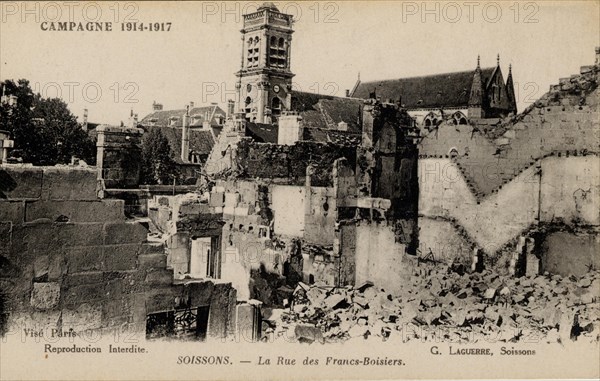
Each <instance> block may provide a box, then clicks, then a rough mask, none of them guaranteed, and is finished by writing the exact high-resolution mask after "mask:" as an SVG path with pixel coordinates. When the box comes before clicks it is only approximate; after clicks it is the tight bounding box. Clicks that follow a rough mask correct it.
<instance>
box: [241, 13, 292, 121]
mask: <svg viewBox="0 0 600 381" xmlns="http://www.w3.org/2000/svg"><path fill="white" fill-rule="evenodd" d="M243 17H244V26H243V29H242V30H241V33H242V41H243V43H242V46H243V47H242V65H241V69H240V71H239V72H237V73H236V76H237V77H238V80H237V83H236V91H237V107H236V108H237V111H238V112H239V113H240V114H241V115H242V116H243V118H245V119H246V120H248V121H250V122H257V123H273V122H275V121H276V120H277V118H278V117H279V115H281V113H282V112H283V111H286V110H289V109H290V105H291V91H292V77H293V76H294V74H292V72H291V71H290V47H291V42H292V33H293V32H294V31H293V29H292V23H293V16H292V15H288V14H284V13H281V12H279V10H278V9H277V7H276V6H275V5H274V4H273V3H264V4H262V5H261V6H260V7H259V8H258V9H257V11H256V12H253V13H249V14H246V15H244V16H243Z"/></svg>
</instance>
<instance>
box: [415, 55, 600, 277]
mask: <svg viewBox="0 0 600 381" xmlns="http://www.w3.org/2000/svg"><path fill="white" fill-rule="evenodd" d="M599 70H600V68H599V66H598V65H596V66H591V67H590V66H587V67H582V70H581V74H579V75H574V76H572V77H571V78H569V79H561V81H560V83H559V84H558V85H554V86H551V89H550V91H549V92H548V93H547V94H545V95H544V96H543V97H542V98H540V99H539V100H538V101H536V102H535V103H534V104H533V105H532V106H531V107H529V108H528V109H527V110H525V111H524V112H523V113H522V114H520V115H517V116H515V117H512V118H509V119H507V120H504V121H501V122H499V123H498V124H497V125H478V124H474V125H468V126H462V125H460V126H450V125H441V126H439V127H438V128H436V129H433V130H432V131H431V132H430V133H429V134H427V135H426V136H425V137H424V139H423V141H422V143H421V144H420V153H421V158H420V160H419V177H420V180H419V182H420V196H419V211H420V223H419V224H420V225H421V233H420V240H421V241H422V242H421V245H420V251H421V255H427V254H428V253H429V251H430V249H431V250H432V251H433V253H434V256H435V257H444V258H445V259H446V260H447V261H452V260H454V259H456V260H459V261H462V260H464V261H468V260H469V259H468V257H467V256H464V255H461V253H464V248H465V247H468V246H471V247H479V248H482V249H483V250H484V251H485V253H486V258H488V259H491V263H490V265H492V264H493V263H497V264H498V265H500V266H504V265H505V262H504V261H496V260H495V257H498V256H500V255H501V252H502V251H504V250H505V249H506V248H507V245H508V246H511V245H513V246H514V241H515V239H516V238H518V237H519V236H520V235H522V234H527V233H528V232H529V231H530V230H531V228H532V226H535V225H537V224H544V223H555V222H557V221H561V222H564V223H566V225H567V226H591V227H592V229H591V231H592V232H595V233H588V234H592V238H590V239H591V240H592V241H593V236H595V235H596V234H597V232H598V226H599V225H600V224H599V215H598V209H599V206H600V205H599V201H598V200H599V197H600V178H599V177H600V174H599V172H600V161H599V159H598V153H599V152H600V143H599V142H600V135H599V132H598V131H600V125H599V121H598V118H597V115H598V95H599V90H598V87H597V83H598V76H599V73H600V71H599ZM444 221H446V222H444ZM452 231H455V232H456V234H455V233H452ZM438 237H443V238H444V241H445V242H446V244H445V246H444V247H440V239H439V238H438ZM446 237H453V238H452V239H448V240H446V239H445V238H446ZM459 237H462V239H459ZM573 240H574V241H577V239H576V238H574V239H573ZM584 241H586V240H584ZM540 242H541V241H540ZM549 242H552V240H550V241H549ZM586 242H591V241H589V240H588V241H586ZM449 245H450V246H449ZM575 246H577V245H575ZM575 246H574V247H573V248H575ZM592 246H593V245H592ZM592 246H590V247H592ZM436 248H437V249H436ZM442 249H443V251H444V253H442V252H441V250H442ZM546 251H547V252H548V253H550V252H556V251H555V250H552V249H550V248H549V247H547V250H546ZM542 262H543V260H542ZM583 262H585V264H587V265H590V264H591V263H590V260H589V259H588V260H583ZM500 270H502V269H500ZM542 271H543V269H542ZM554 271H557V272H559V273H560V272H561V271H562V270H560V269H558V267H556V266H555V268H554Z"/></svg>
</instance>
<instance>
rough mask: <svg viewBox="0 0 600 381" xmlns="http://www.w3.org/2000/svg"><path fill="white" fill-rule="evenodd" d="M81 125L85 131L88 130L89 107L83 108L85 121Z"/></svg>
mask: <svg viewBox="0 0 600 381" xmlns="http://www.w3.org/2000/svg"><path fill="white" fill-rule="evenodd" d="M81 127H82V128H83V130H84V131H87V130H88V109H87V108H84V109H83V123H82V125H81Z"/></svg>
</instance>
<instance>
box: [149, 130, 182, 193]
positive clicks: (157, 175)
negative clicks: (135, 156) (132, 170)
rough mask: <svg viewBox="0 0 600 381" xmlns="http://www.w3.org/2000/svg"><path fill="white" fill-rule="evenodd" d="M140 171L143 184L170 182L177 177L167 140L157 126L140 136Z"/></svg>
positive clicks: (177, 173)
mask: <svg viewBox="0 0 600 381" xmlns="http://www.w3.org/2000/svg"><path fill="white" fill-rule="evenodd" d="M141 172H142V173H141V180H142V183H144V184H170V183H172V182H173V180H177V179H178V178H179V171H178V170H177V163H175V160H173V158H172V155H171V146H170V145H169V141H168V140H167V138H166V137H165V136H164V135H163V134H162V132H161V131H160V129H158V128H151V129H150V131H148V132H146V133H145V134H144V137H143V138H142V171H141Z"/></svg>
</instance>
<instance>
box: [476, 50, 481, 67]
mask: <svg viewBox="0 0 600 381" xmlns="http://www.w3.org/2000/svg"><path fill="white" fill-rule="evenodd" d="M480 59H481V57H480V56H479V54H478V55H477V69H480V68H481V66H479V61H480Z"/></svg>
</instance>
